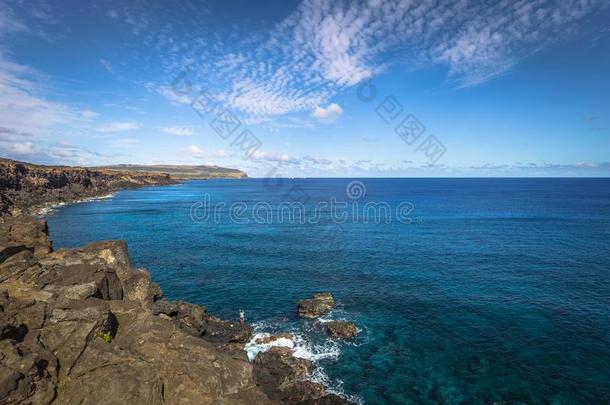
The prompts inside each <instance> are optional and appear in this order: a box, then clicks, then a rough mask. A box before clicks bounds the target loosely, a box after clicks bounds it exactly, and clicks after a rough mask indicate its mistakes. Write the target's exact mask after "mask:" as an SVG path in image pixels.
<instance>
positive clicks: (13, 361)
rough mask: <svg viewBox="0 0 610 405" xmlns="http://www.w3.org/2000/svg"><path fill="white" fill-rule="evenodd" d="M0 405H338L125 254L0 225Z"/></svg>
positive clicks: (285, 358)
mask: <svg viewBox="0 0 610 405" xmlns="http://www.w3.org/2000/svg"><path fill="white" fill-rule="evenodd" d="M0 221H1V222H0V353H1V355H0V387H1V388H0V403H35V404H48V403H60V404H62V403H66V404H67V403H100V402H102V398H103V402H104V403H134V404H144V403H147V404H148V403H150V404H163V403H170V404H171V403H178V402H180V403H197V404H212V403H213V404H267V403H269V404H271V403H294V404H346V403H349V402H348V401H346V400H345V399H343V398H341V397H339V396H337V395H334V394H328V393H327V392H326V391H325V389H324V387H323V386H322V385H320V384H317V383H314V382H311V381H308V379H307V378H308V376H309V375H311V373H312V368H313V365H312V363H311V362H310V361H308V360H305V359H299V358H296V357H293V356H292V353H291V351H290V350H289V349H287V348H283V347H272V348H271V349H270V350H268V351H266V352H264V353H260V354H259V355H258V356H257V357H256V359H255V361H254V362H249V361H248V358H247V355H246V352H245V351H244V345H245V344H246V343H247V342H248V341H250V339H251V338H252V336H253V331H252V328H251V327H250V326H248V325H247V324H243V325H242V324H240V323H239V322H230V321H225V320H222V319H219V318H217V317H215V316H213V315H211V314H209V313H208V312H207V310H206V309H205V308H203V307H200V306H197V305H193V304H189V303H186V302H170V301H166V300H164V299H163V298H162V292H161V289H160V288H159V286H158V285H157V284H155V283H154V282H153V281H152V280H151V278H150V275H149V273H148V272H147V271H145V270H143V269H133V268H132V267H131V264H130V260H129V255H128V252H127V246H126V244H125V243H124V242H122V241H106V242H96V243H92V244H89V245H87V246H85V247H82V248H76V249H60V250H57V251H54V250H53V249H52V245H51V241H50V240H49V236H48V231H47V225H46V222H44V221H40V220H35V219H32V218H30V217H27V216H24V215H20V216H17V217H12V216H8V215H5V216H3V217H2V218H1V219H0Z"/></svg>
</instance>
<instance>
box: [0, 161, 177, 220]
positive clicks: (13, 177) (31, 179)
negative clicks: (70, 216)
mask: <svg viewBox="0 0 610 405" xmlns="http://www.w3.org/2000/svg"><path fill="white" fill-rule="evenodd" d="M175 182H176V181H175V180H174V179H172V178H171V176H170V175H169V174H167V173H152V172H149V173H144V172H130V171H117V170H91V169H88V168H84V167H68V166H42V165H34V164H30V163H24V162H17V161H14V160H8V159H0V214H1V213H7V212H10V211H11V210H13V209H19V210H25V211H29V210H31V209H33V208H36V207H41V206H44V205H49V204H57V203H63V202H71V201H75V200H79V199H83V198H90V197H98V196H101V195H105V194H109V193H111V192H113V191H116V190H120V189H125V188H137V187H142V186H150V185H166V184H174V183H175Z"/></svg>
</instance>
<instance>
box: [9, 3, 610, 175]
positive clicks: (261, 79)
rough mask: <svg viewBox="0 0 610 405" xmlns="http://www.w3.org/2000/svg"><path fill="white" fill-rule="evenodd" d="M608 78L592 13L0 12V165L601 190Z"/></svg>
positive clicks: (607, 28)
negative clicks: (528, 179) (484, 179)
mask: <svg viewBox="0 0 610 405" xmlns="http://www.w3.org/2000/svg"><path fill="white" fill-rule="evenodd" d="M609 72H610V4H609V3H608V2H607V1H596V0H564V1H550V0H535V1H474V0H456V1H451V0H447V1H434V0H431V1H383V2H382V1H378V0H369V1H348V2H340V1H334V2H325V1H303V2H298V1H265V2H253V1H234V2H232V1H223V2H220V1H218V2H215V1H209V2H204V1H196V2H195V1H179V2H178V1H168V2H143V1H133V2H130V1H120V2H119V1H117V2H114V1H101V2H96V4H94V5H90V4H86V2H80V1H49V2H45V1H38V0H33V1H27V2H25V1H3V0H0V155H1V156H3V157H9V158H13V159H19V160H26V161H32V162H37V163H61V164H72V165H101V164H110V163H151V164H152V163H173V164H215V165H221V166H229V167H236V168H241V169H244V170H246V171H247V172H248V173H249V174H250V175H252V176H265V175H282V176H608V175H610V156H609V151H610V79H609V76H608V73H609ZM204 109H205V111H204ZM227 120H229V121H230V123H232V124H235V123H236V121H235V120H239V125H238V126H237V124H235V125H228V124H227V123H226V122H227ZM221 121H222V122H224V124H221V125H219V122H221ZM231 131H233V132H231ZM246 141H247V142H246Z"/></svg>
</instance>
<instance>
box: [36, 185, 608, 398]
mask: <svg viewBox="0 0 610 405" xmlns="http://www.w3.org/2000/svg"><path fill="white" fill-rule="evenodd" d="M353 180H354V179H295V180H284V181H283V182H281V183H279V184H275V183H273V184H272V183H269V182H266V181H263V180H259V179H247V180H211V181H193V182H187V183H184V184H179V185H175V186H169V187H151V188H145V189H140V190H126V191H121V192H118V193H116V195H115V196H114V197H113V198H111V199H108V200H103V201H93V202H85V203H80V204H73V205H68V206H64V207H60V208H58V209H57V210H56V211H55V212H54V213H53V214H52V215H50V216H49V217H48V221H49V226H50V231H51V236H52V238H53V241H54V246H55V248H59V247H73V246H80V245H82V244H84V243H86V242H89V241H95V240H100V239H125V240H127V242H128V244H129V248H130V253H131V257H132V260H133V262H134V265H135V266H139V267H145V268H147V269H149V271H150V272H151V273H152V275H153V277H154V279H155V280H156V281H157V282H158V283H159V284H160V285H161V287H162V288H163V291H164V293H165V295H166V297H167V298H169V299H182V300H188V301H191V302H194V303H197V304H201V305H204V306H206V307H208V308H209V310H210V311H212V312H213V313H216V314H218V315H219V316H222V317H226V318H236V317H237V316H238V310H239V309H241V308H243V309H245V310H246V316H247V318H248V321H249V322H251V323H253V324H254V325H255V326H256V328H257V330H258V331H274V330H291V331H293V332H294V333H295V334H296V335H297V336H298V338H299V347H300V350H301V351H302V352H303V353H305V356H309V357H310V358H313V359H314V360H315V361H316V362H317V363H318V365H319V366H320V370H321V372H320V373H318V375H316V378H317V379H318V380H322V381H324V382H325V383H326V384H328V385H329V386H330V387H332V388H333V389H335V390H338V391H342V392H345V393H348V394H351V395H354V396H356V397H357V398H359V399H360V400H362V401H364V402H366V403H371V404H379V403H401V404H402V403H449V404H455V403H468V404H477V403H481V404H483V403H493V402H501V401H504V402H505V403H527V404H536V403H541V404H542V403H544V404H546V403H556V404H571V403H574V404H576V403H578V404H592V403H608V402H609V399H610V305H609V303H610V254H609V253H610V180H609V179H359V181H360V182H361V183H362V184H361V185H360V184H356V185H354V184H352V185H351V186H350V187H352V186H354V187H355V189H356V192H355V193H354V192H353V190H352V189H350V193H349V194H348V190H347V189H348V185H350V183H351V182H352V181H353ZM356 186H357V187H356ZM362 187H364V188H365V189H366V191H365V192H364V193H361V192H360V193H358V192H357V191H358V189H360V191H364V188H362ZM362 194H363V195H362ZM205 196H209V198H210V207H212V206H218V204H219V203H225V206H220V207H219V208H218V209H217V215H216V218H212V219H209V220H205V218H204V217H205V215H203V214H204V213H205V210H204V209H203V208H202V204H203V201H205V200H206V197H205ZM350 197H351V198H350ZM332 199H335V200H336V201H337V202H345V203H347V205H346V206H347V209H345V210H339V211H342V212H343V211H345V212H346V217H345V218H343V216H341V215H337V216H338V217H341V219H342V220H341V221H338V220H337V219H335V220H333V217H332V216H331V214H332V212H331V209H330V208H329V207H328V206H326V207H324V205H322V206H320V205H319V204H320V203H322V204H323V203H324V202H329V201H331V200H332ZM286 201H289V202H293V203H302V204H303V207H304V208H305V209H306V212H305V214H303V217H304V218H305V219H306V221H305V223H300V222H299V221H297V220H292V221H291V220H290V218H289V217H288V218H287V217H286V216H284V218H283V221H280V219H282V218H277V217H279V209H278V207H281V206H280V205H279V204H281V203H282V202H286ZM235 202H243V204H244V205H243V206H244V207H245V208H244V210H243V212H242V215H239V216H238V218H235V217H236V216H237V215H233V216H234V218H231V215H230V214H231V212H233V214H235V206H233V207H231V206H232V204H233V203H235ZM257 202H258V203H261V202H264V203H267V204H268V205H259V206H258V207H259V208H260V207H263V208H265V209H271V214H272V215H271V217H272V218H271V220H268V219H269V218H268V217H266V216H265V215H266V211H265V209H260V210H259V212H258V213H259V214H261V213H262V214H261V215H258V216H257V217H255V216H254V214H253V210H254V208H253V207H254V206H255V204H256V203H257ZM369 202H383V203H387V205H388V206H389V207H390V208H391V210H392V214H395V209H396V208H397V207H399V206H401V203H402V207H411V208H410V209H407V210H405V212H404V213H403V214H404V215H403V216H402V217H400V218H399V217H396V216H395V215H393V216H392V217H391V220H390V223H385V222H386V221H385V218H384V219H383V220H377V219H378V218H376V217H374V216H373V215H370V216H369V217H368V218H367V219H368V221H364V219H363V217H364V211H365V209H364V208H363V207H364V206H365V204H366V203H369ZM194 204H195V205H194ZM316 206H318V207H319V210H318V211H317V214H314V213H315V212H316V211H315V210H314V208H315V207H316ZM355 206H356V208H355V209H354V207H355ZM276 214H278V215H276ZM356 214H358V215H356ZM261 217H264V218H265V219H267V220H268V221H266V222H267V223H264V224H262V223H258V222H262V221H260V219H261ZM297 218H298V217H297ZM379 218H382V216H381V215H380V216H379ZM337 222H344V223H341V224H338V223H337ZM317 291H331V292H333V294H334V295H335V297H336V298H337V299H338V302H339V304H340V305H339V307H338V308H337V309H336V310H335V311H333V313H331V314H330V315H329V316H327V317H326V318H327V319H349V320H352V321H354V322H355V323H356V324H357V325H358V327H359V328H360V329H361V333H360V335H359V337H358V338H357V339H356V340H355V341H354V342H352V343H337V342H334V341H332V340H329V339H327V338H326V337H325V335H324V331H323V329H322V328H321V327H320V326H319V324H317V323H313V322H311V321H301V320H299V319H297V318H296V314H295V304H296V301H297V300H298V299H300V298H304V297H307V296H309V295H310V294H312V293H314V292H317Z"/></svg>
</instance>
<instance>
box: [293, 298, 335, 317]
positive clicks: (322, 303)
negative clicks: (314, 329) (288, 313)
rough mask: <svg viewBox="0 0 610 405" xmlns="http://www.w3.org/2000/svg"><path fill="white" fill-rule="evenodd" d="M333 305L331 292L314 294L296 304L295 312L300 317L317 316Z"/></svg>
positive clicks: (333, 300)
mask: <svg viewBox="0 0 610 405" xmlns="http://www.w3.org/2000/svg"><path fill="white" fill-rule="evenodd" d="M334 306H335V299H334V298H333V296H332V294H331V293H318V294H314V296H313V297H312V298H309V299H306V300H301V301H299V303H298V305H297V312H298V314H299V316H300V317H301V318H310V319H311V318H317V317H320V316H322V315H324V314H326V313H327V312H328V311H330V310H331V309H332V308H333V307H334Z"/></svg>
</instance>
